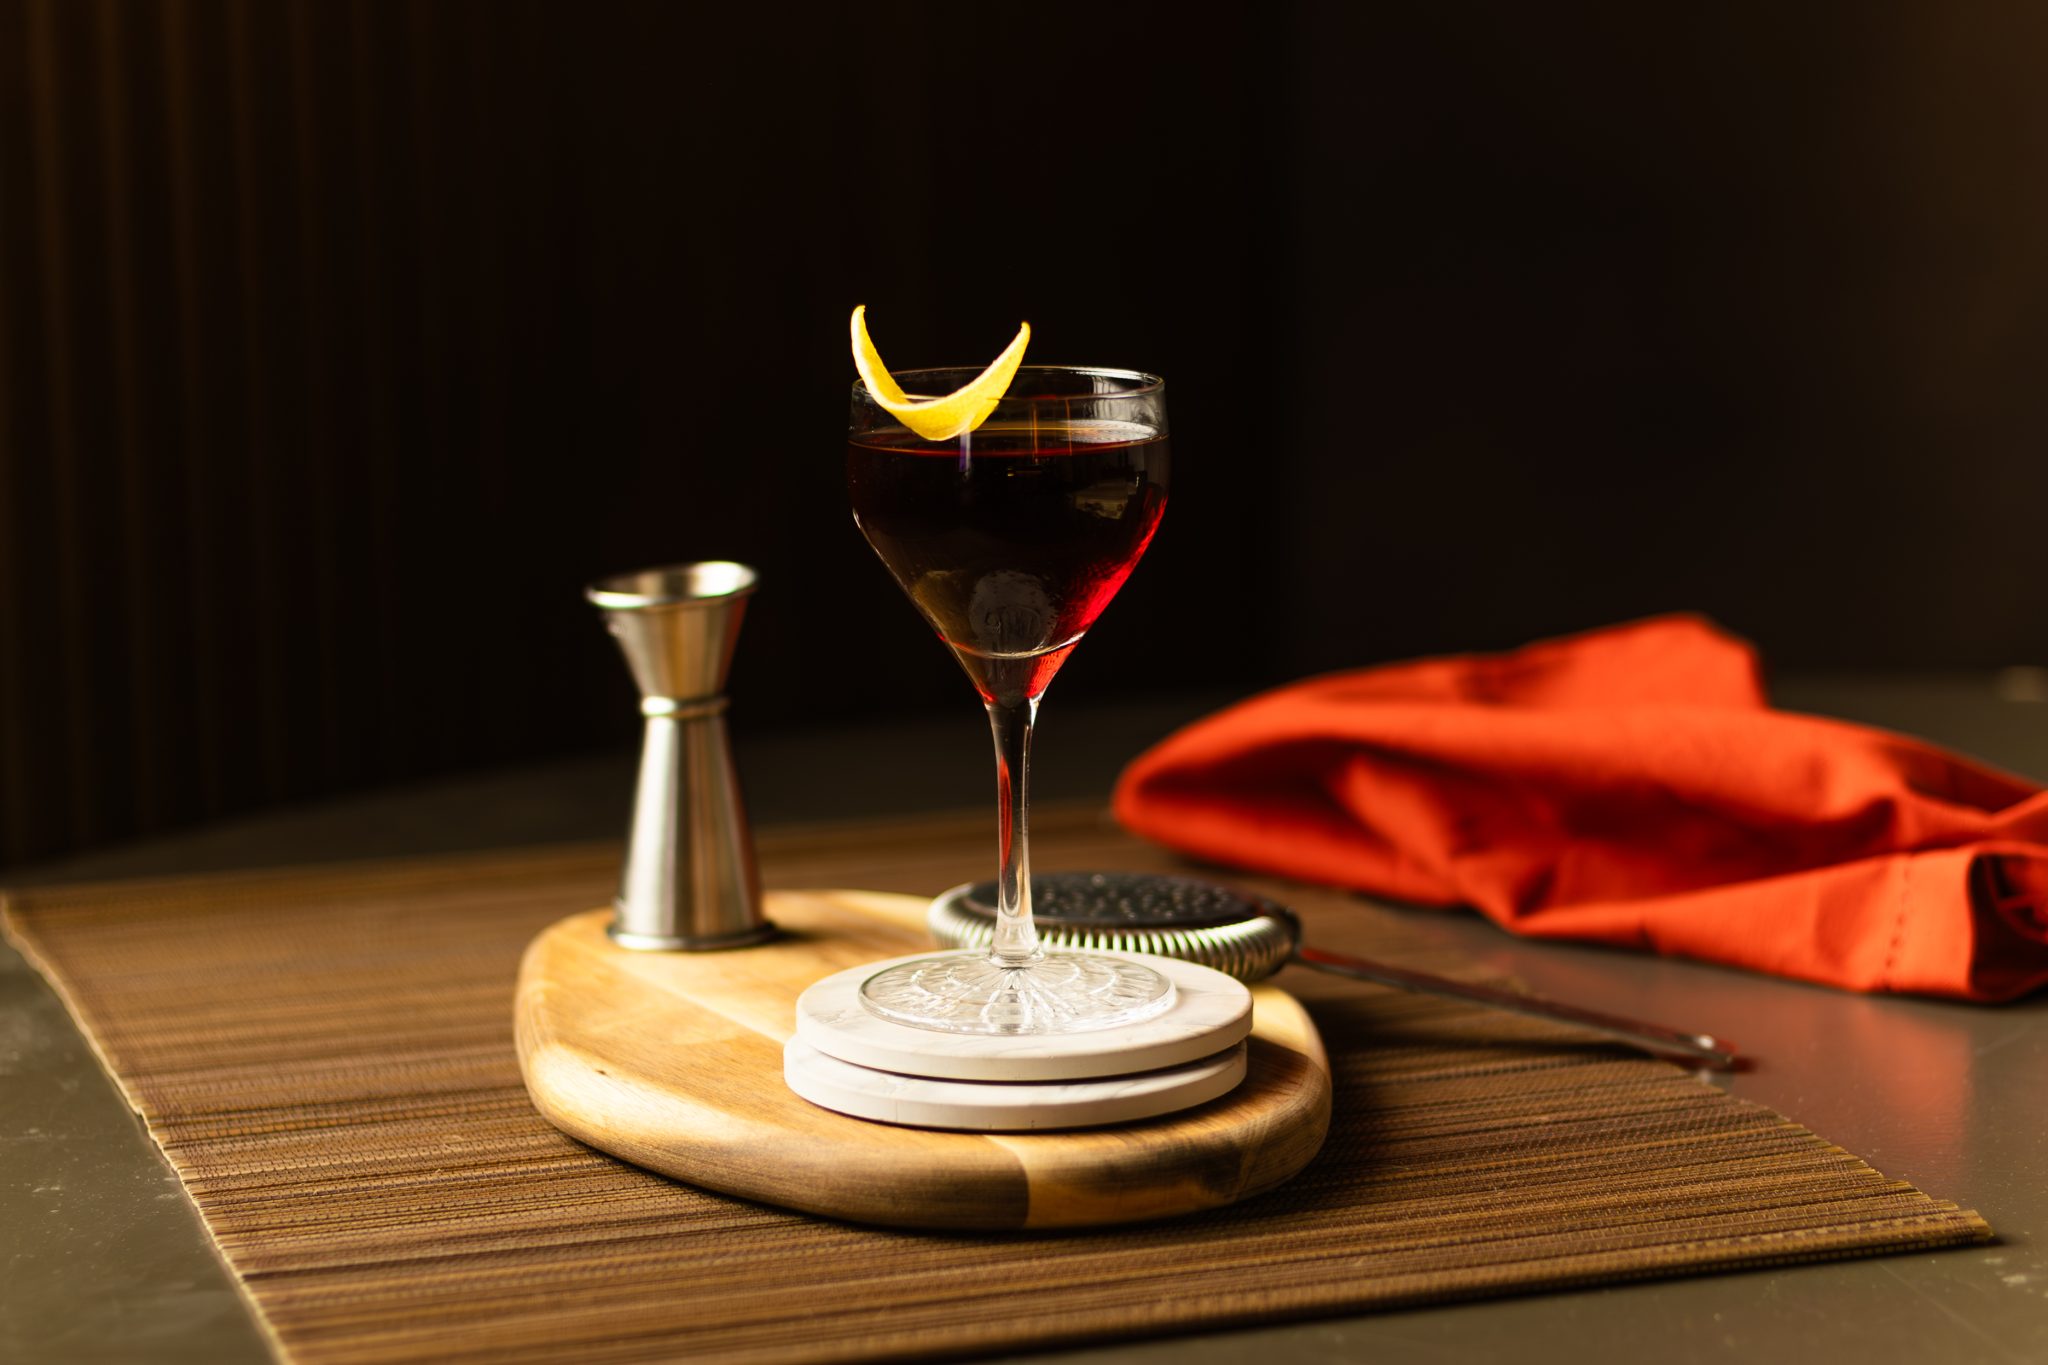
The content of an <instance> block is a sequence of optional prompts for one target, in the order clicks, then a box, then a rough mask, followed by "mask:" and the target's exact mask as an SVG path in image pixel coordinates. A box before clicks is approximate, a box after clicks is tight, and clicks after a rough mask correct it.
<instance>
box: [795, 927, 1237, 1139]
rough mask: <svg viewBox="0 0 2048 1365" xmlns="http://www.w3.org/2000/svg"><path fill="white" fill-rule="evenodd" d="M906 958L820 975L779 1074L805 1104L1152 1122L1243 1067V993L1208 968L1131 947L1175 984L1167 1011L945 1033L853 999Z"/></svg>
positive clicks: (1000, 1126) (1007, 1118) (933, 1120)
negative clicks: (1088, 1027)
mask: <svg viewBox="0 0 2048 1365" xmlns="http://www.w3.org/2000/svg"><path fill="white" fill-rule="evenodd" d="M928 956H929V955H928V954H924V953H919V954H914V955H913V956H912V957H908V958H895V959H891V960H890V961H886V962H871V963H868V964H866V965H865V966H861V967H855V968H853V969H851V970H850V971H844V972H840V973H838V974H836V975H833V976H828V977H826V978H825V979H824V980H822V981H819V982H817V983H816V984H815V985H813V986H811V987H810V989H808V990H806V991H805V992H804V993H803V995H802V996H800V997H799V998H798V1000H797V1004H796V1036H795V1037H793V1038H791V1039H790V1040H789V1042H788V1044H787V1045H786V1046H785V1047H784V1049H783V1054H782V1062H783V1078H784V1079H785V1080H786V1081H787V1082H788V1084H789V1088H790V1089H792V1090H794V1091H795V1092H796V1093H797V1094H799V1095H801V1096H803V1097H804V1098H805V1099H807V1100H809V1101H811V1103H813V1104H817V1105H822V1106H824V1107H825V1108H827V1109H834V1110H837V1111H839V1112H840V1113H842V1114H851V1115H853V1116H855V1117H856V1118H864V1119H878V1120H881V1121H882V1122H885V1123H902V1124H911V1125H915V1126H918V1127H924V1128H956V1129H967V1130H971V1131H975V1132H1018V1131H1024V1130H1029V1129H1041V1128H1086V1127H1093V1126H1098V1125H1101V1124H1106V1123H1125V1122H1130V1121H1133V1120H1137V1119H1147V1118H1156V1117H1158V1116H1159V1115H1161V1114H1170V1113H1174V1112H1176V1111H1178V1110H1181V1109H1186V1108H1190V1107H1192V1106H1194V1105H1197V1104H1202V1103H1204V1102H1206V1101H1208V1100H1213V1099H1215V1098H1217V1097H1218V1096H1220V1095H1224V1094H1227V1093H1229V1092H1230V1091H1231V1090H1232V1089H1233V1088H1235V1087H1236V1085H1237V1084H1238V1082H1240V1081H1242V1080H1243V1079H1244V1077H1245V1070H1246V1062H1247V1049H1246V1043H1245V1036H1246V1035H1247V1034H1249V1033H1250V1032H1251V1027H1252V1000H1251V993H1250V992H1249V991H1247V990H1246V989H1245V987H1244V985H1243V984H1242V983H1241V982H1239V981H1237V980H1235V979H1233V978H1231V977H1229V976H1226V975H1224V974H1223V973H1222V972H1218V971H1213V970H1211V969H1210V968H1208V967H1203V966H1198V965H1196V964H1195V963H1192V962H1180V961H1176V960H1175V959H1172V958H1166V957H1156V956H1151V955H1146V954H1137V953H1120V954H1116V956H1120V957H1129V958H1134V959H1136V960H1138V961H1141V962H1143V963H1144V964H1145V965H1147V966H1149V967H1151V968H1152V969H1153V970H1154V971H1158V972H1161V973H1164V974H1165V975H1166V977H1167V978H1168V979H1169V980H1171V981H1172V982H1173V989H1174V1000H1173V1004H1172V1006H1171V1007H1169V1008H1168V1009H1167V1010H1166V1011H1165V1012H1163V1013H1161V1014H1157V1015H1154V1016H1152V1017H1151V1018H1149V1019H1141V1020H1139V1021H1138V1022H1136V1023H1131V1024H1122V1025H1118V1026H1117V1027H1114V1028H1105V1029H1099V1030H1096V1031H1094V1032H1092V1033H1060V1034H1005V1033H942V1032H939V1031H938V1030H936V1029H925V1028H917V1027H914V1026H912V1025H909V1024H899V1023H896V1022H895V1021H893V1020H889V1019H884V1018H882V1017H881V1016H880V1015H877V1014H874V1013H872V1012H870V1011H869V1010H868V1009H866V1008H865V1007H864V1006H863V1005H862V1004H861V997H860V986H861V982H863V981H865V980H867V979H868V978H869V977H871V976H873V975H874V974H875V973H877V972H881V971H886V970H888V969H889V968H891V967H893V966H896V965H897V964H898V963H900V962H909V961H914V960H916V959H917V958H925V957H928Z"/></svg>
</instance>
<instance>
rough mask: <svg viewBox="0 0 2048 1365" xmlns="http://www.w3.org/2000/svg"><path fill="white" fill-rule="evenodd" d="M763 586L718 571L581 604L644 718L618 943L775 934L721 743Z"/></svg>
mask: <svg viewBox="0 0 2048 1365" xmlns="http://www.w3.org/2000/svg"><path fill="white" fill-rule="evenodd" d="M755 581H756V575H755V573H754V571H753V570H752V569H750V568H748V567H747V566H746V565H744V564H732V563H727V562H725V561H722V560H711V561H707V562H705V563H701V564H675V565H670V566H668V567H666V568H660V569H644V570H642V571H641V572H639V573H629V574H621V575H619V576H618V577H616V578H607V579H605V580H604V581H603V582H600V583H596V584H593V585H592V586H591V587H590V588H589V590H588V591H587V592H586V594H585V595H586V596H587V597H589V598H590V600H591V601H592V602H594V603H596V604H597V606H598V607H600V608H601V609H602V610H603V611H604V616H605V624H606V626H607V627H608V628H609V629H610V630H611V633H612V634H613V635H614V636H616V637H617V638H618V641H619V648H620V649H622V650H624V651H625V654H626V664H627V666H628V667H630V668H631V669H632V670H633V681H634V682H636V683H638V684H639V685H640V698H641V700H640V714H641V715H643V716H645V717H646V718H647V728H646V735H645V738H644V740H643V741H642V744H641V748H640V780H639V784H638V786H637V787H636V788H635V790H634V794H633V828H632V833H631V836H630V839H629V842H628V843H627V846H626V865H625V868H624V870H623V872H622V873H621V874H620V878H619V894H618V898H617V899H616V900H615V901H614V902H613V905H615V906H616V907H617V909H618V915H617V917H616V918H614V919H613V921H612V925H611V929H610V931H609V932H610V933H611V936H612V941H613V942H614V943H617V944H618V945H619V946H620V947H623V948H681V949H705V948H736V947H739V946H740V945H742V944H747V943H758V942H759V941H760V940H762V939H764V938H767V937H769V936H770V935H772V934H773V933H774V932H775V926H774V925H772V924H770V923H769V922H768V921H767V920H766V919H765V918H763V916H762V914H761V878H760V872H759V870H758V869H757V868H756V867H755V865H754V843H753V839H752V837H751V836H750V835H749V833H748V831H747V815H746V807H745V805H744V804H743V803H742V801H741V799H740V784H739V774H738V772H737V771H736V770H735V769H734V767H733V762H732V749H731V746H730V745H729V743H728V742H727V739H726V733H725V708H726V698H725V675H726V671H727V670H728V669H729V668H730V667H731V666H732V651H733V646H734V645H735V644H736V643H738V641H739V636H740V620H741V618H742V617H743V616H744V615H745V614H746V609H747V597H748V595H749V594H751V593H752V592H753V591H754V584H755Z"/></svg>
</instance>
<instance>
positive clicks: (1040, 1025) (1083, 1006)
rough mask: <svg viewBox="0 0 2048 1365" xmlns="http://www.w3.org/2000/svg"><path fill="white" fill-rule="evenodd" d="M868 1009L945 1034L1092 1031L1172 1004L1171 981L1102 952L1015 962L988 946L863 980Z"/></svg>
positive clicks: (863, 999) (862, 994) (922, 960)
mask: <svg viewBox="0 0 2048 1365" xmlns="http://www.w3.org/2000/svg"><path fill="white" fill-rule="evenodd" d="M860 1002H861V1004H863V1005H865V1006H866V1007H867V1009H868V1012H869V1013H871V1014H878V1015H880V1016H881V1017H882V1018H884V1019H889V1020H893V1021H894V1022H896V1023H899V1024H909V1025H911V1026H913V1027H915V1028H928V1029H936V1030H938V1031H939V1032H941V1033H1092V1032H1094V1031H1095V1030H1096V1029H1105V1028H1115V1027H1116V1026H1117V1025H1119V1024H1135V1023H1137V1022H1138V1021H1139V1020H1141V1019H1150V1018H1151V1017H1152V1016H1154V1015H1156V1014H1163V1013H1165V1012H1166V1011H1167V1010H1168V1009H1170V1008H1172V1006H1173V982H1171V981H1169V980H1168V979H1167V978H1166V977H1165V976H1163V975H1162V974H1160V973H1159V972H1155V971H1153V970H1152V969H1151V968H1150V967H1147V966H1145V965H1143V964H1142V963H1137V962H1128V961H1125V960H1124V959H1123V958H1120V957H1108V956H1105V955H1103V954H1101V953H1046V954H1045V955H1044V956H1042V957H1040V958H1038V959H1036V960H1035V961H1032V962H1029V963H1026V964H1024V965H1023V966H1018V967H1006V966H999V965H997V964H996V962H995V961H994V960H992V959H991V958H990V957H989V955H988V954H987V953H986V952H979V951H976V952H964V953H941V954H938V955H936V956H933V957H921V958H918V959H917V960H916V961H914V962H904V963H900V964H898V965H897V966H894V967H891V968H889V969H888V970H887V971H885V972H877V973H875V974H874V975H873V976H871V977H869V978H868V979H867V980H866V981H865V982H863V983H862V984H861V988H860Z"/></svg>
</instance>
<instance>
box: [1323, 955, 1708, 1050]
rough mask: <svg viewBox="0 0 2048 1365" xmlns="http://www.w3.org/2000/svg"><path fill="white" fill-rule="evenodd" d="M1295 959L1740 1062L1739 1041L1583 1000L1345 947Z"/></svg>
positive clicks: (1644, 1044)
mask: <svg viewBox="0 0 2048 1365" xmlns="http://www.w3.org/2000/svg"><path fill="white" fill-rule="evenodd" d="M1294 960H1295V961H1296V962H1299V963H1301V964H1302V965H1303V966H1305V967H1313V968H1315V969H1316V970H1317V971H1320V972H1329V973H1332V974H1333V975H1336V976H1349V977H1355V978H1357V979H1358V980H1360V981H1375V982H1378V983H1379V984H1380V985H1382V986H1395V987H1398V988H1399V989H1401V990H1404V991H1419V992H1421V993H1422V994H1424V995H1442V996H1448V997H1449V998H1451V999H1453V1000H1469V1001H1472V1002H1473V1003H1474V1004H1479V1005H1490V1006H1492V1007H1493V1008H1494V1009H1502V1010H1511V1011H1513V1012H1514V1013H1516V1014H1528V1015H1534V1016H1535V1017H1536V1018H1539V1019H1558V1020H1562V1021H1563V1022H1565V1023H1567V1024H1577V1025H1579V1026H1580V1027H1581V1028H1589V1029H1593V1030H1595V1031H1597V1032H1600V1033H1605V1034H1607V1035H1609V1036H1610V1037H1614V1038H1619V1039H1621V1040H1623V1041H1624V1042H1628V1043H1633V1044H1634V1045H1635V1046H1637V1047H1639V1048H1641V1049H1643V1050H1644V1051H1645V1052H1654V1053H1657V1054H1658V1055H1660V1056H1665V1057H1681V1058H1684V1059H1685V1060H1686V1061H1689V1062H1698V1063H1705V1064H1706V1065H1707V1066H1709V1067H1712V1068H1714V1069H1715V1070H1717V1071H1732V1070H1733V1069H1734V1068H1735V1064H1736V1055H1737V1054H1736V1051H1735V1044H1733V1043H1731V1042H1728V1041H1727V1040H1726V1039H1722V1038H1716V1037H1714V1036H1713V1035H1712V1034H1708V1033H1683V1032H1681V1031H1679V1030H1678V1029H1672V1028H1665V1027H1664V1026H1663V1025H1662V1024H1645V1023H1643V1022H1641V1021H1640V1020H1636V1019H1623V1018H1621V1017H1620V1016H1619V1015H1614V1014H1602V1013H1600V1012H1599V1011H1598V1010H1589V1009H1581V1008H1580V1007H1579V1006H1577V1005H1561V1004H1558V1003H1557V1002H1555V1001H1551V1000H1541V999H1538V998H1537V997H1535V996H1532V995H1518V994H1516V993H1515V992H1513V991H1506V990H1501V989H1499V988H1498V987H1495V986H1476V985H1472V984H1470V983H1468V982H1464V981H1453V980H1451V979H1450V978H1448V977H1442V976H1431V975H1430V974H1429V973H1427V972H1411V971H1409V970H1408V969H1407V968H1405V967H1391V966H1388V965H1387V964H1386V963H1384V962H1370V961H1367V960H1366V959H1364V958H1359V957H1345V956H1344V955H1343V954H1341V953H1326V952H1324V951H1323V950H1322V949H1320V948H1306V947H1297V948H1296V949H1295V950H1294Z"/></svg>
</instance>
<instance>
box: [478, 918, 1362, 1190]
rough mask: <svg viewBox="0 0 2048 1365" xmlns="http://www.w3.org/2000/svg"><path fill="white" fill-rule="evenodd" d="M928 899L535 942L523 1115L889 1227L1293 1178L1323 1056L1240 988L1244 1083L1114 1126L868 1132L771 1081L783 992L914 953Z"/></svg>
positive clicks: (684, 1169)
mask: <svg viewBox="0 0 2048 1365" xmlns="http://www.w3.org/2000/svg"><path fill="white" fill-rule="evenodd" d="M925 905H926V901H925V900H923V899H921V898H917V897H910V896H892V895H881V894H874V893H863V892H850V891H827V892H791V891H783V892H775V893H771V894H770V896H769V906H768V912H769V917H770V918H772V919H773V920H774V921H775V922H776V923H777V924H778V925H780V926H781V927H782V928H783V930H784V934H783V937H782V938H781V939H779V940H777V941H776V942H774V943H769V944H765V945H762V946H759V947H754V948H746V949H735V950H732V951H729V952H722V953H636V952H627V951H625V950H622V949H620V948H617V947H614V946H613V945H612V943H611V942H610V940H608V939H607V938H606V937H605V932H604V927H605V925H606V923H607V922H608V921H609V920H610V917H611V912H610V911H608V910H594V911H591V912H589V913H587V914H582V915H576V916H572V917H570V918H568V919H565V920H562V921H561V922H560V923H557V924H554V925H551V926H550V927H549V928H548V929H546V930H545V931H543V932H542V933H541V934H540V936H539V937H538V938H536V939H535V940H534V942H533V945H532V946H531V947H530V948H528V949H527V952H526V956H525V960H524V962H523V963H522V965H521V969H520V979H519V989H518V994H517V997H516V1000H517V1003H516V1005H515V1009H514V1019H515V1037H516V1039H517V1045H518V1049H519V1061H520V1068H521V1071H522V1073H523V1074H524V1075H525V1077H526V1086H527V1090H528V1093H529V1094H531V1095H532V1097H533V1101H534V1105H535V1107H536V1108H537V1109H539V1110H540V1112H541V1113H542V1115H544V1116H545V1117H546V1118H547V1120H548V1121H549V1122H550V1123H553V1124H554V1125H555V1126H556V1127H557V1128H560V1129H561V1130H562V1131H563V1132H565V1133H568V1134H569V1135H571V1136H572V1137H575V1138H577V1139H579V1140H581V1141H583V1142H587V1143H589V1144H590V1145H591V1146H593V1147H597V1148H599V1149H601V1150H603V1151H607V1152H611V1153H612V1154H614V1155H616V1156H621V1157H624V1158H625V1159H626V1160H628V1161H631V1162H633V1163H634V1164H635V1165H639V1166H645V1167H647V1168H648V1169H650V1170H654V1171H659V1172H662V1173H663V1174H665V1175H670V1176H674V1177H676V1178H677V1179H679V1180H686V1181H689V1182H690V1183H691V1184H694V1185H699V1186H703V1187H704V1188H707V1189H713V1190H719V1191H722V1192H724V1193H727V1194H736V1195H741V1196H744V1197H746V1198H749V1199H758V1200H761V1201H763V1202H764V1203H770V1204H780V1205H783V1206H784V1207H788V1208H796V1209H803V1210H805V1211H807V1212H811V1213H822V1214H827V1215H830V1216H832V1217H836V1218H848V1219H853V1220H855V1221H858V1222H864V1223H881V1224H887V1225H891V1226H897V1227H925V1228H974V1229H984V1230H996V1229H1014V1228H1049V1227H1077V1226H1087V1225H1093V1224H1102V1223H1124V1222H1135V1221H1140V1220H1144V1219H1150V1218H1160V1217H1166V1216H1170V1215H1174V1214H1182V1213H1189V1212H1193V1211H1195V1210H1198V1209H1206V1208H1215V1207H1217V1206H1219V1205H1223V1204H1228V1203H1231V1202H1234V1201H1235V1200H1238V1199H1242V1198H1244V1197H1245V1196H1247V1195H1253V1194H1259V1193H1262V1192H1263V1191H1265V1190H1269V1189H1271V1188H1273V1187H1274V1186H1276V1185H1278V1184H1280V1183H1281V1182H1282V1181H1284V1180H1286V1179H1287V1178H1288V1177H1290V1176H1292V1175H1294V1174H1295V1173H1296V1172H1297V1171H1299V1170H1300V1169H1301V1168H1302V1167H1303V1166H1305V1165H1306V1164H1308V1162H1309V1160H1310V1159H1311V1158H1312V1157H1314V1156H1315V1154H1316V1151H1317V1149H1318V1148H1320V1147H1321V1146H1322V1142H1323V1137H1324V1135H1325V1133H1327V1131H1328V1130H1329V1122H1330V1074H1329V1063H1328V1060H1327V1059H1326V1058H1325V1056H1324V1054H1323V1046H1322V1040H1321V1039H1320V1038H1319V1037H1318V1036H1317V1034H1316V1029H1315V1025H1314V1024H1313V1023H1312V1022H1310V1020H1309V1018H1308V1015H1307V1013H1306V1012H1305V1011H1304V1010H1303V1009H1302V1008H1301V1006H1300V1005H1299V1004H1298V1003H1296V1002H1295V1000H1294V999H1293V997H1291V996H1289V995H1288V994H1287V993H1286V992H1284V991H1281V990H1279V989H1277V988H1275V987H1272V986H1261V987H1258V988H1256V989H1255V990H1254V992H1253V1001H1254V1005H1253V1008H1254V1011H1255V1024H1254V1030H1253V1035H1252V1055H1251V1068H1250V1074H1249V1075H1248V1076H1247V1077H1246V1078H1245V1081H1244V1083H1243V1084H1242V1085H1240V1086H1239V1087H1238V1088H1237V1089H1235V1090H1234V1091H1232V1092H1231V1093H1230V1094H1229V1095H1227V1096H1225V1097H1224V1098H1222V1099H1219V1100H1216V1101H1214V1102H1212V1103H1209V1104H1205V1105H1201V1106H1198V1107H1197V1108H1195V1109H1191V1110H1189V1111H1187V1112H1185V1113H1182V1114H1175V1115H1170V1116H1167V1117H1164V1118H1159V1119H1153V1120H1149V1121H1146V1122H1143V1123H1133V1124H1125V1125H1120V1126H1117V1127H1113V1128H1104V1129H1098V1130H1089V1131H1082V1132H1065V1133H1020V1134H1007V1135H1002V1136H997V1135H992V1134H979V1133H950V1132H937V1131H932V1130H927V1129H919V1128H904V1127H897V1126H895V1125H891V1124H881V1123H869V1122H866V1121H864V1120H861V1119H855V1118H848V1117H846V1116H845V1115H843V1114H835V1113H832V1112H830V1111H829V1110H825V1109H821V1108H819V1107H818V1106H817V1105H814V1104H811V1103H810V1102H808V1101H806V1100H804V1099H801V1098H799V1097H798V1096H797V1095H795V1094H793V1093H792V1092H791V1091H790V1090H789V1088H788V1087H787V1086H786V1085H784V1084H783V1081H782V1045H783V1043H784V1042H786V1041H787V1040H788V1038H789V1036H790V1034H791V1032H792V1031H793V1027H794V1015H793V1010H794V1008H795V1004H796V998H797V996H798V995H799V994H801V993H802V991H803V990H804V988H805V987H806V986H809V985H810V984H811V983H812V982H813V981H815V980H817V979H818V978H820V977H823V976H827V975H830V974H831V973H833V972H836V971H840V970H843V969H845V968H847V967H857V966H860V965H861V964H863V963H866V962H873V961H876V960H877V959H879V958H884V957H893V956H899V955H901V954H903V953H906V952H915V951H917V950H919V949H920V948H926V947H929V946H930V940H929V938H928V937H927V935H926V933H925V930H924V907H925Z"/></svg>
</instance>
